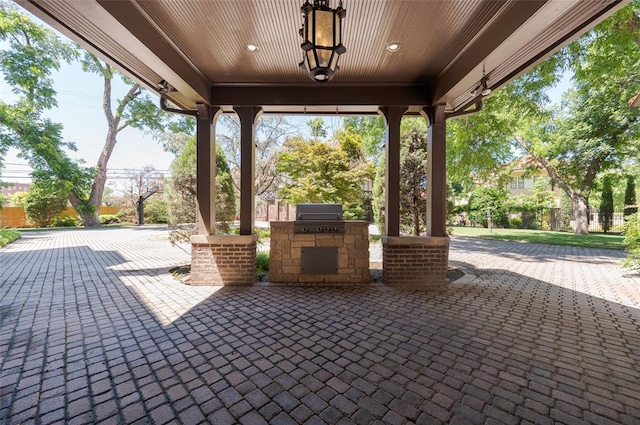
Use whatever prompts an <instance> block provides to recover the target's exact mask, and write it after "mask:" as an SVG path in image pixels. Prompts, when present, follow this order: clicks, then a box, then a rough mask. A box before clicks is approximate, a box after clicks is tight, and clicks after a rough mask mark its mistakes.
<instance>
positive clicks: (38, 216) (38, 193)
mask: <svg viewBox="0 0 640 425" xmlns="http://www.w3.org/2000/svg"><path fill="white" fill-rule="evenodd" d="M70 190H71V187H70V184H69V182H65V181H61V180H55V179H47V178H44V179H38V180H36V181H35V182H34V184H33V185H32V186H31V188H30V189H29V190H28V191H27V195H26V196H25V199H24V209H25V212H26V213H27V217H28V218H29V220H31V221H34V222H35V223H36V224H37V225H38V227H48V226H49V225H50V224H51V222H52V220H53V219H54V218H55V216H56V215H58V214H59V213H61V212H62V211H64V210H65V208H66V207H67V202H68V201H67V198H68V197H69V191H70Z"/></svg>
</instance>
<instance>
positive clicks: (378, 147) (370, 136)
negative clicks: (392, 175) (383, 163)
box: [342, 116, 387, 164]
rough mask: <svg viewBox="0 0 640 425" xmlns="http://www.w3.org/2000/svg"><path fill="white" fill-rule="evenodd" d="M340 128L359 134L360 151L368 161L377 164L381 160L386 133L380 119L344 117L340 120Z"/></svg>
mask: <svg viewBox="0 0 640 425" xmlns="http://www.w3.org/2000/svg"><path fill="white" fill-rule="evenodd" d="M342 127H343V128H344V131H346V132H348V133H354V134H359V135H360V137H362V149H363V151H364V154H365V157H366V158H367V160H368V161H370V162H373V163H374V164H377V163H378V161H379V160H381V159H382V157H383V152H382V150H383V147H384V142H385V134H386V131H387V127H386V125H385V123H384V120H383V119H382V117H363V116H350V117H345V118H344V119H343V120H342Z"/></svg>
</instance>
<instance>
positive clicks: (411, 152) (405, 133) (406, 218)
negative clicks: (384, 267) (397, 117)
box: [400, 118, 427, 236]
mask: <svg viewBox="0 0 640 425" xmlns="http://www.w3.org/2000/svg"><path fill="white" fill-rule="evenodd" d="M426 193H427V125H426V122H425V120H424V119H422V118H405V119H404V120H402V135H401V139H400V226H401V228H402V231H403V232H404V233H407V234H412V235H414V236H419V235H420V233H421V232H422V231H423V230H426V214H427V195H426Z"/></svg>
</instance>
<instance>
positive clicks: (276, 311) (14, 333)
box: [0, 228, 640, 425]
mask: <svg viewBox="0 0 640 425" xmlns="http://www.w3.org/2000/svg"><path fill="white" fill-rule="evenodd" d="M622 256H623V253H622V252H618V251H608V250H593V249H578V248H571V247H555V246H545V245H537V244H519V243H514V242H500V241H485V240H478V239H467V238H460V237H454V238H453V239H452V244H451V255H450V260H451V263H452V264H453V265H456V266H458V267H460V268H462V269H463V270H464V271H465V272H466V273H467V275H466V276H465V278H463V279H461V280H460V281H457V282H454V283H452V284H449V285H448V286H447V287H446V288H444V289H441V290H417V289H409V288H389V287H386V286H382V285H372V286H369V287H358V288H345V287H339V288H320V287H316V288H308V287H307V288H295V287H275V286H266V287H261V286H253V287H242V288H237V287H236V288H230V287H226V288H219V287H218V288H216V287H190V286H185V285H182V284H181V283H179V282H177V281H175V280H173V279H172V278H171V277H170V276H169V274H168V269H169V268H170V267H172V266H176V265H180V264H184V263H185V262H187V261H188V259H189V256H188V253H186V252H184V251H182V250H181V249H179V248H177V247H172V246H171V245H170V244H169V243H168V241H167V237H166V229H164V228H135V229H131V228H121V229H104V230H70V231H58V232H33V233H25V234H24V236H23V239H22V240H20V241H18V242H16V243H13V244H10V245H8V246H7V247H5V248H3V249H2V250H0V367H1V372H0V423H7V424H14V423H15V424H18V423H42V424H48V423H56V422H57V423H70V424H75V423H77V424H80V423H106V424H108V423H114V424H115V423H140V424H143V423H144V424H164V423H184V424H198V423H214V424H235V423H239V424H261V423H273V424H323V423H328V424H335V423H339V424H350V423H356V424H369V423H386V424H405V423H418V424H437V423H451V424H469V423H471V424H530V423H533V424H552V423H563V424H598V425H600V424H614V423H622V424H639V423H640V387H639V386H638V382H640V290H639V289H640V278H639V277H638V275H635V274H630V275H625V273H624V271H623V270H622V269H621V268H620V266H619V262H620V259H621V258H622Z"/></svg>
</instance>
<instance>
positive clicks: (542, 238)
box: [451, 227, 624, 249]
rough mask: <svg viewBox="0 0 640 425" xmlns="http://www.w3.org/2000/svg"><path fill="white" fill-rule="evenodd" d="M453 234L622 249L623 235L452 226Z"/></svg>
mask: <svg viewBox="0 0 640 425" xmlns="http://www.w3.org/2000/svg"><path fill="white" fill-rule="evenodd" d="M451 229H452V230H453V236H454V237H455V236H471V237H477V238H491V239H502V240H509V241H518V242H534V243H546V244H551V245H570V246H582V247H587V248H608V249H624V245H623V244H622V240H623V239H624V237H623V236H620V235H607V234H600V233H599V234H592V235H587V236H577V235H574V234H573V233H567V232H551V231H545V230H526V229H493V230H492V231H491V232H489V229H484V228H481V227H452V228H451Z"/></svg>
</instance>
